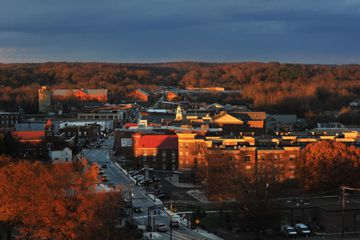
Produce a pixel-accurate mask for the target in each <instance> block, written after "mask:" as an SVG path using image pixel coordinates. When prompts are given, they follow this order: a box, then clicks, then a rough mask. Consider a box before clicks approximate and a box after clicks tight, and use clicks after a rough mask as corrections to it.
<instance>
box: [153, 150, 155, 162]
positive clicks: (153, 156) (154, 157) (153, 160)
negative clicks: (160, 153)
mask: <svg viewBox="0 0 360 240" xmlns="http://www.w3.org/2000/svg"><path fill="white" fill-rule="evenodd" d="M153 161H154V162H155V161H156V152H153Z"/></svg>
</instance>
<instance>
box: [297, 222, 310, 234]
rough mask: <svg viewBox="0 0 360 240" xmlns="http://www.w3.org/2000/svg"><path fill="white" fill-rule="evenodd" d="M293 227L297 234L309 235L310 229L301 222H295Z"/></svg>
mask: <svg viewBox="0 0 360 240" xmlns="http://www.w3.org/2000/svg"><path fill="white" fill-rule="evenodd" d="M295 229H296V231H297V232H298V234H299V235H302V236H309V235H310V234H311V231H310V229H309V228H308V226H306V225H305V224H303V223H297V224H295Z"/></svg>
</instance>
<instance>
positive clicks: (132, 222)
mask: <svg viewBox="0 0 360 240" xmlns="http://www.w3.org/2000/svg"><path fill="white" fill-rule="evenodd" d="M129 192H130V204H131V210H130V211H131V225H134V209H133V202H132V200H133V186H132V184H131V183H129Z"/></svg>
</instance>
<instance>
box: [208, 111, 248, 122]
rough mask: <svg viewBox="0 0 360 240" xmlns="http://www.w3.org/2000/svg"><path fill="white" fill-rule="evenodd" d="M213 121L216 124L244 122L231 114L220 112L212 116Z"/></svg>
mask: <svg viewBox="0 0 360 240" xmlns="http://www.w3.org/2000/svg"><path fill="white" fill-rule="evenodd" d="M213 122H214V123H218V124H243V123H244V122H243V121H242V120H241V119H240V118H237V117H235V116H233V115H232V114H229V113H222V114H219V115H217V116H215V117H214V118H213Z"/></svg>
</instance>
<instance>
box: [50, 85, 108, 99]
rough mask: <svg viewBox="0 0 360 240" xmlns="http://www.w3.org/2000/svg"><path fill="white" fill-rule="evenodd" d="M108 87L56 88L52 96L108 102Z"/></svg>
mask: <svg viewBox="0 0 360 240" xmlns="http://www.w3.org/2000/svg"><path fill="white" fill-rule="evenodd" d="M107 94H108V90H107V89H84V88H81V89H54V90H53V91H52V97H53V98H56V99H57V100H67V99H69V98H75V99H77V100H78V101H98V102H107Z"/></svg>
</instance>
